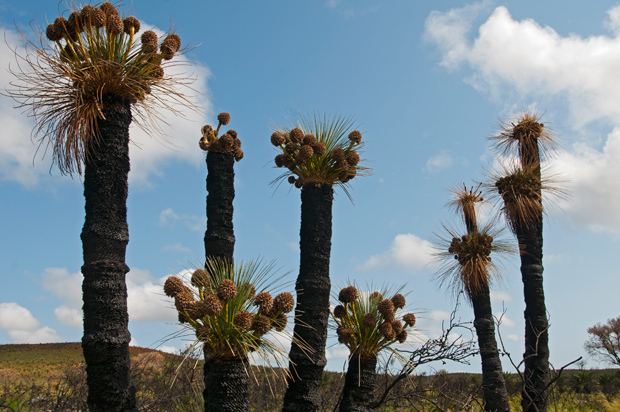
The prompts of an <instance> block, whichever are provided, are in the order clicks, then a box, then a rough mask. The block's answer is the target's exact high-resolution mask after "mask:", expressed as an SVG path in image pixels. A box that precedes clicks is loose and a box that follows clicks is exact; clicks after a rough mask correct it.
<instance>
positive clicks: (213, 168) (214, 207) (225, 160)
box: [204, 152, 235, 260]
mask: <svg viewBox="0 0 620 412" xmlns="http://www.w3.org/2000/svg"><path fill="white" fill-rule="evenodd" d="M234 163H235V159H234V158H233V156H231V155H228V154H222V153H215V152H208V153H207V231H206V232H205V238H204V241H205V257H206V258H207V259H208V258H210V257H222V258H228V259H231V260H232V258H233V251H234V248H235V233H234V230H233V200H234V198H235V186H234V185H235V171H234Z"/></svg>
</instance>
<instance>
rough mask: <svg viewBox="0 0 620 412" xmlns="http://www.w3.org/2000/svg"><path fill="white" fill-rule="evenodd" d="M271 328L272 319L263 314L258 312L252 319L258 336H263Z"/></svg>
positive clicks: (253, 327)
mask: <svg viewBox="0 0 620 412" xmlns="http://www.w3.org/2000/svg"><path fill="white" fill-rule="evenodd" d="M270 329H271V320H270V319H269V318H268V317H267V316H265V315H263V314H260V313H259V314H257V315H256V316H254V319H253V321H252V330H253V331H254V333H255V334H256V335H258V336H263V335H264V334H266V333H267V332H269V330H270Z"/></svg>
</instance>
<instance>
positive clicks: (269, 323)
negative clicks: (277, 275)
mask: <svg viewBox="0 0 620 412" xmlns="http://www.w3.org/2000/svg"><path fill="white" fill-rule="evenodd" d="M213 269H214V270H213ZM214 271H215V272H217V273H214ZM230 272H233V273H230ZM235 272H236V273H238V270H236V269H234V268H233V267H232V266H230V265H219V266H218V265H213V266H211V267H208V268H207V269H196V270H195V271H194V272H193V274H192V277H191V285H192V286H193V287H190V286H188V285H186V284H185V283H184V282H183V280H181V279H180V278H179V277H177V276H170V277H169V278H168V279H166V282H165V283H164V292H165V294H166V295H167V296H170V297H172V298H174V303H175V307H176V309H177V311H178V313H179V322H181V323H185V324H188V325H189V326H190V327H192V328H193V329H194V330H195V332H196V337H197V338H198V339H199V340H200V341H202V342H204V344H205V348H206V349H207V351H208V352H209V353H210V354H212V355H213V356H244V355H246V354H247V353H249V352H253V351H255V350H257V349H259V347H260V346H261V345H262V344H263V343H264V342H263V340H262V339H261V338H262V337H263V336H264V335H265V334H267V333H268V332H269V331H270V330H271V329H274V330H276V331H278V332H281V331H283V330H284V329H285V327H286V324H287V320H288V317H287V314H288V313H289V312H291V311H292V310H293V307H294V303H295V302H294V298H293V295H292V294H291V293H289V292H282V293H279V294H278V295H276V296H275V297H272V295H271V294H270V293H269V292H267V291H261V292H259V293H256V288H255V286H254V285H253V284H252V283H250V282H249V281H248V279H245V280H242V277H239V276H235Z"/></svg>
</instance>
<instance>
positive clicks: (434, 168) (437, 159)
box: [425, 151, 454, 173]
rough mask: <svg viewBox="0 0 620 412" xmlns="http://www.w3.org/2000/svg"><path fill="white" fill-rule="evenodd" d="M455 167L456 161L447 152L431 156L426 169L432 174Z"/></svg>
mask: <svg viewBox="0 0 620 412" xmlns="http://www.w3.org/2000/svg"><path fill="white" fill-rule="evenodd" d="M452 165H454V159H453V158H452V155H451V154H450V153H449V152H447V151H441V152H439V153H437V154H435V155H433V156H431V157H430V158H429V159H428V160H427V161H426V165H425V168H426V170H427V171H429V172H431V173H436V172H440V171H442V170H445V169H449V168H450V167H452Z"/></svg>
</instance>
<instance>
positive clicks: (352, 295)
mask: <svg viewBox="0 0 620 412" xmlns="http://www.w3.org/2000/svg"><path fill="white" fill-rule="evenodd" d="M353 291H354V292H353ZM379 294H380V296H388V295H389V291H388V290H382V291H381V292H373V293H371V292H360V291H358V289H357V287H355V286H354V285H350V286H347V287H345V288H343V289H342V290H341V291H340V294H339V301H340V302H341V304H339V305H337V306H336V307H335V309H334V313H333V314H332V317H333V319H334V322H335V326H336V334H337V335H338V341H339V342H340V343H342V344H344V345H346V346H347V347H348V348H349V350H350V351H351V353H352V354H356V355H359V356H361V357H363V358H364V357H368V358H370V357H376V356H377V355H379V353H380V352H381V351H383V350H391V347H392V346H393V345H394V344H395V343H396V342H400V343H403V342H405V341H406V340H407V332H408V330H410V328H413V326H414V325H415V315H414V314H413V313H406V314H404V315H403V314H400V313H398V312H399V309H402V308H403V307H404V306H405V303H406V302H405V297H404V296H403V295H402V294H400V293H398V292H397V293H395V294H394V295H393V297H392V298H390V299H382V298H378V296H379ZM343 298H344V299H343ZM393 300H396V301H397V302H398V304H399V308H397V307H396V306H395V305H394V303H393ZM401 305H402V306H401Z"/></svg>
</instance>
